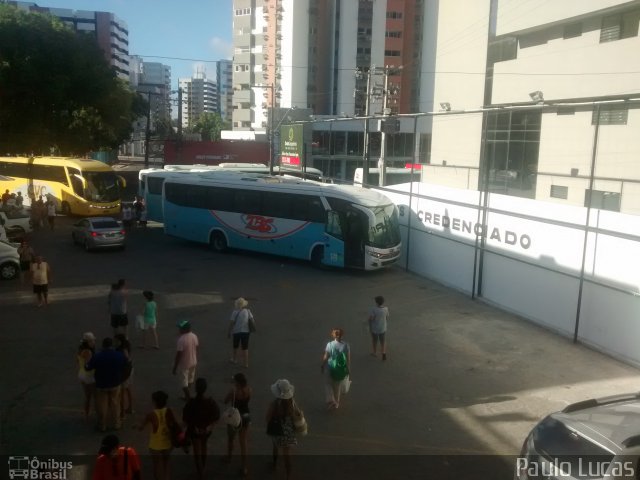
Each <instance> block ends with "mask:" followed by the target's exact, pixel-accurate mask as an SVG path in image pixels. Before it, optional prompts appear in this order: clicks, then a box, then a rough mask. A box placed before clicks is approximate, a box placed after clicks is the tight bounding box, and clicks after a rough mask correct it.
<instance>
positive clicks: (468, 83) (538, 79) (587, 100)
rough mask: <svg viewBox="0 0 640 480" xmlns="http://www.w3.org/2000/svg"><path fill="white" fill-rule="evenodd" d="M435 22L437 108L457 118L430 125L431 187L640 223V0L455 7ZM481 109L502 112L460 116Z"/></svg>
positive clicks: (442, 5) (448, 5) (456, 2)
mask: <svg viewBox="0 0 640 480" xmlns="http://www.w3.org/2000/svg"><path fill="white" fill-rule="evenodd" d="M438 12H439V15H438V29H437V31H438V34H437V50H436V61H435V70H436V72H437V73H436V76H435V87H434V95H433V98H434V100H435V102H436V104H438V103H439V102H442V103H448V104H449V105H450V108H451V110H452V112H451V113H452V115H451V116H449V115H445V116H438V117H434V118H433V119H432V120H433V127H432V135H433V143H432V148H431V164H430V165H429V166H427V167H426V168H425V169H424V172H425V178H426V179H428V181H430V182H435V183H439V184H441V185H446V186H451V187H456V188H468V189H479V188H484V187H483V186H484V185H488V188H489V190H490V191H492V192H496V193H502V194H506V195H512V196H519V197H524V198H534V199H537V200H544V201H549V202H554V203H558V204H562V205H576V206H591V207H594V208H599V209H603V210H611V211H619V212H625V213H631V214H636V215H637V214H640V168H639V167H638V166H637V158H638V156H639V155H640V136H639V135H638V134H637V132H638V131H640V108H638V102H637V101H636V100H640V88H639V85H640V54H638V52H640V37H638V24H639V20H640V1H631V2H630V1H624V0H566V1H563V2H559V4H558V5H555V4H554V6H553V8H549V6H548V5H545V2H544V1H542V0H535V1H531V2H526V4H524V3H523V2H518V1H517V0H492V1H491V2H475V1H471V0H447V1H440V2H438ZM461 12H465V14H464V15H462V14H461ZM482 107H484V108H485V109H492V110H493V112H492V113H486V112H485V113H482V112H477V113H467V114H464V113H461V112H456V111H457V110H467V111H468V110H474V109H482ZM500 109H503V110H502V111H499V110H500ZM460 139H464V141H460ZM485 168H486V169H485ZM592 173H593V182H592V181H591V177H592V175H591V174H592Z"/></svg>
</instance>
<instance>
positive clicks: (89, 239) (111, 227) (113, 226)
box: [71, 217, 125, 252]
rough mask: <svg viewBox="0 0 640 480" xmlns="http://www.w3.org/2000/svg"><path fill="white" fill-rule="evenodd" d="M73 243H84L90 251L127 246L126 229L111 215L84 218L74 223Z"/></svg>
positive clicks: (85, 247)
mask: <svg viewBox="0 0 640 480" xmlns="http://www.w3.org/2000/svg"><path fill="white" fill-rule="evenodd" d="M71 237H72V238H73V243H75V244H76V245H82V246H83V247H84V249H85V250H86V251H87V252H89V251H91V250H93V249H96V248H122V249H124V247H125V231H124V228H122V225H120V223H119V222H118V221H117V220H116V219H115V218H111V217H90V218H83V219H82V220H80V221H79V222H78V223H76V224H74V225H73V231H72V232H71Z"/></svg>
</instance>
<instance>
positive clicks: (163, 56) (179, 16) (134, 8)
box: [28, 0, 233, 89]
mask: <svg viewBox="0 0 640 480" xmlns="http://www.w3.org/2000/svg"><path fill="white" fill-rule="evenodd" d="M28 1H33V2H34V3H36V4H37V5H38V6H40V7H53V8H69V9H72V10H90V11H100V12H110V13H113V14H115V15H116V16H117V17H118V18H119V19H120V20H122V21H124V22H125V23H126V24H127V26H128V27H129V55H139V56H141V57H142V58H143V60H145V61H148V62H160V63H163V64H165V65H169V66H170V67H171V85H172V88H176V89H177V88H178V78H183V77H191V76H192V75H193V73H194V72H195V70H196V68H198V67H201V68H205V71H206V73H207V78H211V79H215V78H216V64H215V62H216V61H217V60H224V59H231V56H232V50H233V45H232V33H231V32H232V19H233V16H232V7H233V3H232V0H180V1H178V0H28Z"/></svg>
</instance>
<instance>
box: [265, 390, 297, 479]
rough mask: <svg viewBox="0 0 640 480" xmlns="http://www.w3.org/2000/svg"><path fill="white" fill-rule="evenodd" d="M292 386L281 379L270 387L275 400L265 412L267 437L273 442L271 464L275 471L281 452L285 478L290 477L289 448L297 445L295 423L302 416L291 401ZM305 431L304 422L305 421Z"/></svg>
mask: <svg viewBox="0 0 640 480" xmlns="http://www.w3.org/2000/svg"><path fill="white" fill-rule="evenodd" d="M294 391H295V388H294V386H293V385H292V384H291V383H290V382H289V380H286V379H281V380H278V381H276V383H274V384H273V385H271V393H272V394H273V396H274V397H275V400H274V401H273V402H271V404H270V405H269V409H268V411H267V435H269V436H270V437H271V440H272V442H273V464H272V468H273V470H274V471H275V470H276V467H277V464H278V453H279V452H282V457H283V458H284V468H285V472H286V478H289V477H290V476H291V447H292V446H294V445H297V444H298V440H297V439H296V423H298V424H299V419H300V418H301V417H302V419H304V415H303V414H302V410H300V409H299V408H298V406H297V405H296V403H295V401H294V400H293V392H294ZM305 431H306V421H305Z"/></svg>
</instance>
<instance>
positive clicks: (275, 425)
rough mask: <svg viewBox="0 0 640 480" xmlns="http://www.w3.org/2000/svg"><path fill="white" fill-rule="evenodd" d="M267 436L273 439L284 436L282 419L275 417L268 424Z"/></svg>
mask: <svg viewBox="0 0 640 480" xmlns="http://www.w3.org/2000/svg"><path fill="white" fill-rule="evenodd" d="M267 435H269V436H271V437H281V436H282V435H284V430H283V429H282V419H281V418H280V417H278V416H275V415H274V416H273V417H271V419H270V420H269V423H267Z"/></svg>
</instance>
